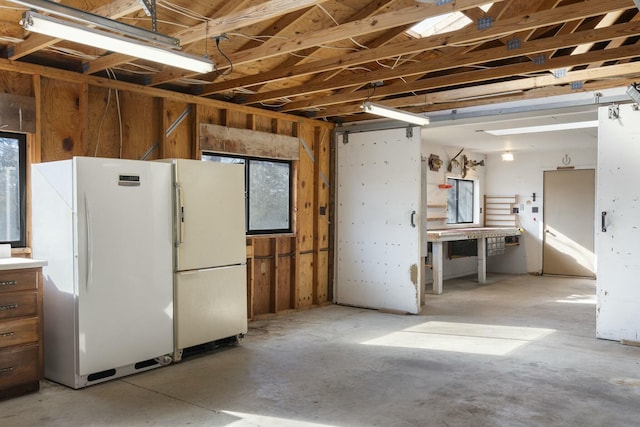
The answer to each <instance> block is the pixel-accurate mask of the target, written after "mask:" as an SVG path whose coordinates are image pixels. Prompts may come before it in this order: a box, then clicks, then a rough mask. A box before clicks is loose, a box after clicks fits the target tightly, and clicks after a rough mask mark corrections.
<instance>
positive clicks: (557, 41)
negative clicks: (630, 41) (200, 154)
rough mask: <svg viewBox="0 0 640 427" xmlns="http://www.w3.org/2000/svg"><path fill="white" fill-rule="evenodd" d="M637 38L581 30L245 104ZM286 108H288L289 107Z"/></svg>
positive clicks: (611, 30)
mask: <svg viewBox="0 0 640 427" xmlns="http://www.w3.org/2000/svg"><path fill="white" fill-rule="evenodd" d="M636 35H640V23H638V22H630V23H626V24H619V25H615V26H613V27H608V28H600V29H598V30H588V31H581V32H578V33H572V34H566V35H563V36H558V37H547V38H545V39H539V40H535V41H531V42H527V43H524V44H523V45H522V46H521V47H520V48H519V49H512V50H507V49H506V48H505V47H496V48H493V49H485V50H482V51H472V52H468V53H465V54H458V55H455V56H453V57H450V56H443V57H441V58H439V59H437V60H430V61H428V62H426V63H422V62H420V63H415V64H410V65H405V66H403V67H401V68H397V69H391V70H378V71H376V72H375V73H371V74H365V75H360V74H354V75H351V76H348V77H346V76H345V77H343V78H341V79H337V80H336V81H335V82H323V83H318V84H315V85H310V84H307V85H303V86H296V87H291V88H287V89H286V90H285V89H282V90H276V91H272V92H266V93H262V94H257V95H248V96H247V97H246V99H245V102H244V103H245V104H251V103H255V102H264V101H269V100H273V99H278V98H282V97H284V96H285V94H286V96H287V97H289V98H291V97H293V96H302V95H307V94H312V93H317V92H323V91H327V90H335V89H340V88H344V87H348V86H357V85H364V84H367V83H370V82H372V81H386V80H393V79H398V78H402V77H407V76H415V75H425V74H427V73H430V72H436V71H442V70H446V69H450V70H455V69H456V68H460V67H465V66H472V65H482V64H486V63H490V62H492V61H499V60H504V59H508V58H517V57H526V56H532V55H535V54H539V53H541V52H546V51H550V50H558V49H563V48H567V47H573V46H576V45H578V44H580V43H584V42H587V41H588V42H594V43H596V42H600V41H606V40H611V39H614V38H618V37H631V36H636ZM638 55H640V52H638ZM574 57H576V58H579V57H580V56H579V55H575V56H574ZM577 62H578V61H577ZM393 86H395V85H392V86H391V87H393ZM285 108H288V106H287V107H285Z"/></svg>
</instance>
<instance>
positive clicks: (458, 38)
mask: <svg viewBox="0 0 640 427" xmlns="http://www.w3.org/2000/svg"><path fill="white" fill-rule="evenodd" d="M629 3H630V2H629V0H609V1H607V2H600V1H595V0H593V1H586V2H583V3H580V4H572V5H569V6H563V7H560V8H556V9H551V10H546V11H541V12H538V13H532V14H528V15H524V16H518V17H514V18H510V19H505V20H502V21H499V22H495V23H494V26H493V27H492V28H490V29H487V30H483V31H478V30H477V29H476V28H471V29H469V28H465V29H462V30H459V31H455V32H451V33H447V34H441V35H436V36H432V37H427V38H424V39H416V40H409V41H406V42H401V43H395V44H393V45H386V46H382V47H379V48H375V49H368V50H364V51H360V52H354V53H351V54H347V55H342V56H340V57H338V58H329V59H325V60H319V61H314V62H310V63H306V64H302V65H299V66H296V67H293V68H291V69H275V70H272V71H267V72H264V73H260V74H257V75H253V76H246V77H241V78H238V79H232V80H227V81H223V82H219V83H216V84H213V85H210V86H204V87H203V94H204V95H212V94H215V93H218V92H224V91H227V90H229V89H233V88H236V87H251V86H253V85H256V84H260V83H264V82H267V81H273V80H279V79H286V78H289V77H292V76H302V75H306V74H315V73H321V72H324V71H329V70H335V69H339V68H345V67H353V66H356V65H361V64H366V63H368V62H375V61H376V60H380V59H386V58H393V57H397V56H399V55H410V54H414V53H419V52H424V51H426V50H434V49H438V48H442V47H445V46H450V45H456V44H467V43H471V42H474V41H480V40H483V39H489V38H496V37H502V36H506V35H509V34H513V33H515V32H518V31H521V30H523V29H533V28H536V27H538V26H540V25H553V24H558V23H562V22H565V21H566V20H576V19H582V18H584V17H588V16H595V15H600V14H602V13H606V12H607V11H610V10H619V9H623V10H624V9H629V8H630V7H632V6H631V5H630V4H629ZM373 80H375V79H373Z"/></svg>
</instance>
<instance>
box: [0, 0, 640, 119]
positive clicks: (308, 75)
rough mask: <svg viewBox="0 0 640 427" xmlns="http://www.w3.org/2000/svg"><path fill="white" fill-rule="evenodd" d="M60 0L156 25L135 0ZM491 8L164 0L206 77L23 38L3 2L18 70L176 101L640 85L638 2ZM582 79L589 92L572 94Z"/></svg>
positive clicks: (431, 101) (399, 99)
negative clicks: (444, 21) (38, 69)
mask: <svg viewBox="0 0 640 427" xmlns="http://www.w3.org/2000/svg"><path fill="white" fill-rule="evenodd" d="M62 2H63V3H64V4H65V5H69V6H72V7H76V8H79V9H82V10H90V11H91V12H93V13H97V14H99V15H102V16H106V17H110V18H111V19H114V20H118V21H121V22H126V23H129V24H133V25H139V26H141V27H144V28H147V29H148V27H149V25H150V24H149V18H147V17H145V16H144V14H142V13H141V10H140V2H139V1H137V0H91V1H87V0H62ZM486 3H488V1H487V0H455V1H453V2H450V3H447V4H445V5H440V6H438V5H436V4H434V3H430V4H424V3H418V2H416V0H253V1H251V0H238V1H235V2H228V1H225V0H207V1H204V0H191V1H189V0H170V1H169V0H157V4H158V9H157V10H158V22H159V30H161V32H162V33H163V34H168V35H172V36H176V37H178V38H179V39H180V40H181V42H182V44H183V50H185V51H188V52H189V53H190V54H192V55H209V56H211V57H212V59H213V60H214V61H215V62H216V63H217V64H218V67H219V69H218V70H216V71H215V72H212V73H208V74H203V75H196V74H193V73H191V72H184V71H182V70H180V69H178V68H172V67H166V66H160V65H158V64H153V63H149V62H145V61H141V60H139V59H136V58H132V57H129V56H126V55H120V54H114V53H110V52H102V51H97V50H96V49H94V48H89V47H85V46H82V45H78V44H73V43H70V42H67V41H64V40H55V39H51V38H48V37H44V36H39V35H37V34H29V33H26V32H25V31H24V30H23V29H22V27H21V26H20V24H19V21H20V17H21V16H22V13H23V11H24V8H22V7H18V6H16V5H15V4H14V3H10V2H8V1H6V0H0V7H2V10H3V12H2V14H3V17H2V21H3V28H2V31H0V52H2V54H3V55H4V58H6V59H5V60H10V61H12V62H11V63H12V64H14V65H16V66H17V67H20V66H22V67H23V68H25V69H28V68H29V67H35V66H33V65H31V64H32V63H35V64H42V65H46V66H48V67H50V68H63V69H64V70H66V71H64V75H65V78H67V76H68V73H69V70H78V72H80V70H84V72H85V73H86V74H87V75H85V77H90V76H89V74H95V73H98V74H99V75H103V76H104V75H105V71H104V70H107V69H109V73H110V75H111V76H113V77H114V78H116V79H118V80H120V81H128V82H130V83H127V84H126V85H130V84H131V82H139V83H140V84H142V82H144V84H147V85H148V86H140V89H141V90H147V91H149V93H155V90H157V89H156V88H153V87H150V86H156V87H158V88H163V89H169V90H172V91H174V92H178V93H180V94H177V95H176V96H183V95H184V96H191V95H197V96H201V97H207V98H214V99H218V100H230V101H232V102H235V103H241V104H246V105H252V106H256V107H259V108H263V109H264V108H267V109H277V110H278V111H286V112H290V113H293V114H298V115H301V116H309V115H314V114H315V117H317V118H323V119H327V120H330V121H350V120H356V119H357V120H366V119H368V118H370V116H367V115H363V114H361V113H360V109H359V105H360V103H361V102H362V101H363V100H364V99H366V98H367V97H370V99H374V100H376V101H377V102H380V103H383V104H387V105H390V106H395V107H397V108H403V109H407V110H410V111H415V112H421V111H432V110H433V109H434V108H445V107H446V106H452V105H458V106H459V105H480V104H481V103H483V102H485V103H491V102H495V101H496V100H505V99H518V98H526V97H535V96H550V95H552V94H554V93H557V94H561V93H567V92H568V91H571V90H576V91H580V90H585V89H584V88H596V89H595V90H597V88H599V87H607V86H610V85H612V84H620V85H625V84H628V82H630V81H634V80H633V79H634V77H636V76H638V80H640V70H639V69H638V65H637V64H639V63H640V49H639V48H638V41H639V40H640V14H639V13H638V8H637V6H636V4H635V2H634V0H608V1H601V0H496V1H494V2H493V4H492V5H491V6H490V7H489V9H488V10H487V11H484V10H482V9H480V6H481V5H483V4H486ZM454 11H455V12H463V13H464V15H466V16H467V17H468V18H470V23H469V24H466V25H465V26H463V27H462V28H461V29H458V30H455V31H450V32H443V33H436V34H435V35H433V36H430V37H424V38H416V37H414V36H413V35H412V34H410V33H408V32H407V30H408V29H409V28H410V27H411V26H412V25H413V24H414V23H416V22H418V21H420V20H422V19H423V18H426V17H434V16H446V15H447V14H449V13H450V12H454ZM485 18H489V19H485ZM478 20H481V21H480V22H479V21H478ZM479 24H482V25H479ZM220 33H228V34H229V39H228V40H224V41H223V42H222V43H223V44H221V47H222V48H224V50H223V51H221V52H218V50H217V49H216V43H215V42H214V41H213V40H212V39H211V38H212V37H213V36H216V35H218V34H220ZM224 56H226V57H228V59H230V60H231V62H232V64H229V63H227V62H226V59H225V57H224ZM231 65H233V67H231ZM83 66H84V68H83ZM3 67H4V68H6V63H3ZM0 68H1V67H0ZM558 70H560V71H558ZM61 72H62V71H61ZM225 73H230V74H229V75H224V74H225ZM96 78H97V77H96ZM92 81H93V80H92ZM97 81H99V82H101V83H100V84H104V83H103V82H104V81H105V80H97ZM372 82H376V86H377V87H376V90H375V93H374V92H373V90H372V86H371V83H372ZM378 82H382V83H383V85H382V86H379V85H378V84H379V83H378ZM574 82H579V83H580V84H582V89H581V88H580V87H579V85H578V86H575V88H573V89H571V88H570V85H569V83H574ZM113 84H114V85H120V84H125V83H120V82H118V83H116V82H114V83H113ZM126 87H131V86H126ZM158 93H161V92H158ZM162 93H166V92H162Z"/></svg>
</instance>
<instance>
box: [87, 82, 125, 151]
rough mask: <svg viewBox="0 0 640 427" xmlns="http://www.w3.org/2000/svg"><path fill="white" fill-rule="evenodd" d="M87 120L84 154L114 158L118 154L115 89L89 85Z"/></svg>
mask: <svg viewBox="0 0 640 427" xmlns="http://www.w3.org/2000/svg"><path fill="white" fill-rule="evenodd" d="M87 115H88V121H89V123H90V125H89V127H88V128H87V130H86V136H87V150H86V155H87V156H91V157H109V158H114V157H118V156H119V155H120V148H119V143H118V141H119V138H120V136H119V135H120V130H119V129H120V127H119V125H118V106H117V103H116V97H115V91H114V90H110V89H107V88H103V87H97V86H89V106H88V112H87Z"/></svg>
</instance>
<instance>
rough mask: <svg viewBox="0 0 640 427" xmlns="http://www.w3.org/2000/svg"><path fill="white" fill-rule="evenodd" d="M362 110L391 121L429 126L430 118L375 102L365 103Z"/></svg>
mask: <svg viewBox="0 0 640 427" xmlns="http://www.w3.org/2000/svg"><path fill="white" fill-rule="evenodd" d="M360 108H362V110H363V111H364V112H365V113H371V114H375V115H377V116H382V117H387V118H390V119H396V120H402V121H403V122H408V123H413V124H416V125H419V126H425V125H428V124H429V117H425V116H419V115H417V114H413V113H409V112H406V111H402V110H398V109H397V108H391V107H385V106H384V105H380V104H374V103H373V102H369V101H365V102H364V103H363V104H362V105H361V106H360Z"/></svg>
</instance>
